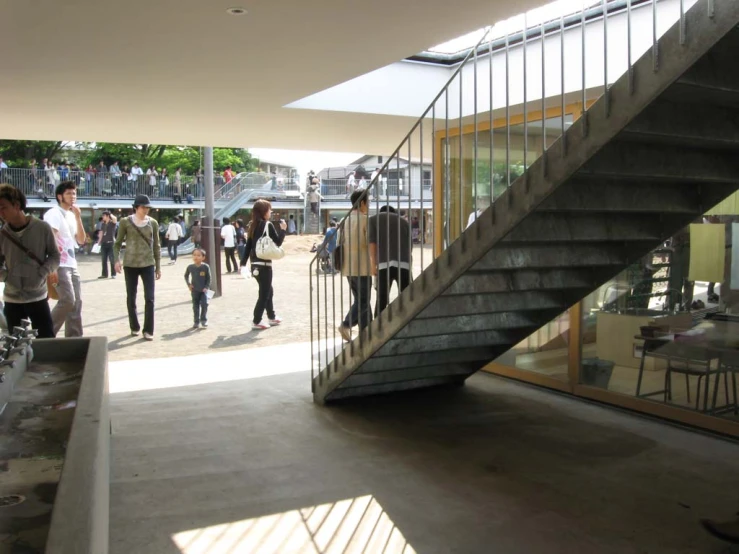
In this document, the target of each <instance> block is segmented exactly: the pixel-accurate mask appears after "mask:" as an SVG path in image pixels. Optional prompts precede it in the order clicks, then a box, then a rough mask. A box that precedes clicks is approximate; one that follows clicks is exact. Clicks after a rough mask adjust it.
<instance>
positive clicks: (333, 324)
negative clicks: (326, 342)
mask: <svg viewBox="0 0 739 554" xmlns="http://www.w3.org/2000/svg"><path fill="white" fill-rule="evenodd" d="M334 240H336V235H334ZM327 246H328V245H327ZM328 259H329V260H330V261H331V312H332V316H333V319H332V321H331V329H332V330H333V340H334V344H333V359H334V360H336V268H335V267H334V254H333V252H332V253H331V254H330V255H329V258H328Z"/></svg>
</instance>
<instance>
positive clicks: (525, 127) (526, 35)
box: [522, 12, 529, 193]
mask: <svg viewBox="0 0 739 554" xmlns="http://www.w3.org/2000/svg"><path fill="white" fill-rule="evenodd" d="M528 21H529V19H528V14H527V13H526V12H524V14H523V39H522V40H523V178H524V181H525V183H526V192H527V193H528V191H529V175H528V172H527V171H526V169H527V167H528V163H529V160H528V157H529V105H528V90H527V89H528V75H527V69H528V67H527V59H526V58H527V52H528V42H529V41H528V38H529V30H528V27H529V24H528Z"/></svg>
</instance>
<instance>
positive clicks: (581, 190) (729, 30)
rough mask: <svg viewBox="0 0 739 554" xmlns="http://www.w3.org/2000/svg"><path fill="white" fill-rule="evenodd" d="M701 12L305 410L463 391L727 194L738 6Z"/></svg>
mask: <svg viewBox="0 0 739 554" xmlns="http://www.w3.org/2000/svg"><path fill="white" fill-rule="evenodd" d="M712 5H714V3H710V4H709V2H708V0H701V1H699V2H698V3H697V4H696V5H695V6H694V7H693V8H692V9H691V10H690V11H689V12H688V14H687V16H686V28H687V29H689V32H690V38H689V40H687V41H686V42H685V43H684V44H682V43H681V39H680V29H679V25H677V24H676V25H675V26H674V27H673V28H672V29H671V30H669V31H668V32H667V33H666V35H664V36H663V37H662V39H661V40H660V54H659V56H660V57H659V64H658V65H659V68H658V70H657V71H655V69H654V60H653V58H652V54H651V53H647V54H646V55H645V56H644V57H643V58H642V59H640V60H639V61H638V62H637V63H635V64H634V67H633V74H632V76H631V78H630V77H629V75H624V76H623V77H622V78H621V79H620V80H618V81H617V82H616V83H615V84H614V85H613V86H612V87H611V88H610V89H609V91H608V94H607V95H605V96H602V97H601V98H600V100H598V101H597V102H596V103H595V104H594V105H593V106H592V107H591V108H590V110H588V112H586V114H585V116H584V117H582V118H581V119H579V120H578V121H576V122H575V123H574V124H573V125H572V126H571V127H570V129H569V130H568V131H567V132H566V134H565V136H564V137H563V138H560V140H558V141H557V142H556V143H555V144H554V145H553V146H552V147H551V148H550V149H549V150H548V151H547V153H546V155H545V156H543V157H542V158H540V159H539V160H538V161H537V162H535V163H534V164H533V165H532V166H531V167H530V168H529V170H528V171H527V172H526V174H525V175H524V176H522V177H521V178H520V179H518V180H517V181H516V182H515V183H514V184H513V186H512V187H511V188H510V189H509V190H508V191H507V192H506V193H505V194H504V195H503V196H502V197H500V198H498V199H497V200H496V202H495V203H494V204H493V206H491V207H490V208H489V209H488V210H486V211H485V212H484V213H483V214H482V216H481V217H480V218H479V219H478V221H477V222H476V223H475V224H474V225H473V226H472V227H470V228H469V229H468V230H467V231H466V232H464V233H463V234H462V235H461V236H460V237H459V238H458V239H457V240H456V241H455V242H454V243H452V244H451V245H450V247H449V248H448V249H447V250H446V251H444V252H443V253H442V254H441V256H440V257H438V258H437V259H436V260H435V262H434V263H433V264H432V265H431V266H430V267H428V268H427V269H426V270H425V271H424V272H423V273H422V274H421V275H420V276H418V277H416V279H415V281H414V282H413V284H412V285H411V286H410V287H409V288H408V289H406V290H405V291H404V293H403V294H402V295H400V297H399V298H398V299H397V300H396V301H395V302H394V303H393V304H391V306H389V307H388V309H387V310H386V311H385V312H383V313H382V314H381V317H380V318H379V319H377V320H375V321H373V323H372V324H371V325H370V326H369V328H368V329H366V330H365V331H363V332H362V333H360V335H359V337H357V338H356V339H355V340H354V341H353V342H352V343H350V344H349V345H347V346H346V347H345V348H344V349H343V351H342V352H341V354H340V355H339V356H338V357H336V358H335V359H334V360H333V361H331V362H330V363H329V364H328V365H327V366H326V367H325V368H323V370H322V371H321V372H320V373H318V375H317V376H316V377H315V378H314V382H313V392H314V399H315V400H316V401H317V402H321V403H323V402H327V401H332V400H336V399H340V398H345V397H350V396H360V395H369V394H377V393H384V392H390V391H398V390H404V389H412V388H419V387H426V386H432V385H442V384H457V383H462V382H463V381H464V380H465V379H466V378H467V377H469V376H470V375H471V374H472V373H474V372H476V371H478V370H479V369H480V368H482V367H483V366H485V365H487V364H488V363H489V362H491V361H492V360H494V359H495V358H496V357H498V356H499V355H501V354H502V353H503V352H505V351H506V350H508V349H510V348H511V347H512V346H514V345H515V344H517V343H518V342H520V341H521V340H523V339H524V338H526V337H527V336H529V335H530V334H531V333H532V332H534V331H535V330H536V329H538V328H540V327H541V326H543V325H545V324H546V323H547V322H548V321H550V320H551V319H552V318H554V317H556V316H557V315H558V314H560V313H562V312H563V311H564V310H566V309H567V308H569V307H571V306H572V305H573V304H575V303H576V302H578V301H579V300H581V299H582V298H584V297H585V296H586V295H588V294H589V293H590V292H592V291H593V290H595V289H596V288H597V287H599V286H600V285H602V284H603V283H604V282H606V281H607V280H608V279H610V278H612V277H613V276H615V275H616V274H618V273H619V272H620V271H622V270H623V269H624V268H626V267H627V266H629V265H630V264H632V263H634V262H635V261H637V260H638V259H639V258H641V257H642V256H644V255H645V254H646V253H648V252H649V251H650V250H652V249H654V248H655V247H657V246H658V245H659V244H660V243H662V242H663V241H664V240H666V239H667V238H668V237H670V236H671V235H672V234H674V233H675V232H676V231H678V230H679V229H681V228H682V227H684V226H685V225H687V224H689V223H690V222H692V221H694V220H696V219H697V218H699V217H700V215H701V214H703V213H704V212H705V211H706V210H708V209H709V208H711V207H712V206H713V205H715V204H716V203H718V202H719V201H721V200H722V199H724V198H725V197H727V196H728V195H729V194H731V193H733V192H734V191H735V190H736V189H737V188H739V155H737V150H738V149H739V74H738V73H737V72H736V70H735V63H734V61H733V60H734V56H735V53H736V52H738V51H739V30H737V29H736V26H737V24H738V23H739V2H735V1H732V0H716V1H715V9H716V13H715V16H714V17H708V16H707V15H706V14H707V13H708V10H709V9H710V6H712ZM632 79H633V80H632Z"/></svg>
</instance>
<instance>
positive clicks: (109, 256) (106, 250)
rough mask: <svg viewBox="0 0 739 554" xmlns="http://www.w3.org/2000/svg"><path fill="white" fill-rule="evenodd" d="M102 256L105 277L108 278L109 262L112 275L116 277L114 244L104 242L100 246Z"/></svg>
mask: <svg viewBox="0 0 739 554" xmlns="http://www.w3.org/2000/svg"><path fill="white" fill-rule="evenodd" d="M100 255H101V256H102V258H103V273H102V275H103V277H107V276H108V262H109V261H110V275H111V276H112V277H115V268H114V267H113V266H114V265H115V264H114V262H113V243H112V242H103V243H101V244H100Z"/></svg>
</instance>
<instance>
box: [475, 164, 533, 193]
mask: <svg viewBox="0 0 739 554" xmlns="http://www.w3.org/2000/svg"><path fill="white" fill-rule="evenodd" d="M510 171H511V184H513V182H514V181H515V180H516V179H518V178H519V177H520V176H521V175H523V173H524V167H523V164H511V166H510ZM507 182H508V174H507V171H506V164H505V162H496V163H495V164H494V165H493V197H494V198H498V197H499V196H500V195H501V194H503V193H504V192H505V190H506V188H507ZM477 194H478V196H488V195H489V194H490V162H489V161H485V160H478V162H477Z"/></svg>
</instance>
